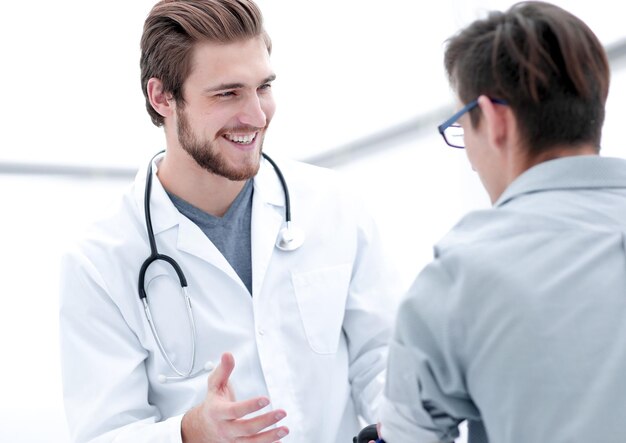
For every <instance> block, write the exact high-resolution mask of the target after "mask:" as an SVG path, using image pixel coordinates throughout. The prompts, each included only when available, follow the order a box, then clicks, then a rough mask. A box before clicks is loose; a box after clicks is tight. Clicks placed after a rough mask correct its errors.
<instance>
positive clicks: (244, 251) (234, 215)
mask: <svg viewBox="0 0 626 443" xmlns="http://www.w3.org/2000/svg"><path fill="white" fill-rule="evenodd" d="M253 190H254V187H253V186H252V180H248V181H247V182H246V184H245V185H244V187H243V189H242V190H241V192H240V193H239V195H238V196H237V198H235V200H234V201H233V203H232V205H230V208H228V211H226V214H224V216H223V217H215V216H213V215H211V214H207V213H206V212H204V211H203V210H201V209H198V208H196V207H195V206H193V205H192V204H190V203H188V202H186V201H185V200H183V199H181V198H180V197H177V196H175V195H174V194H170V193H169V192H168V195H169V197H170V199H171V200H172V203H174V206H176V209H178V210H179V211H180V213H181V214H183V215H184V216H185V217H187V218H188V219H189V220H191V221H192V222H194V223H195V224H196V225H198V227H200V229H202V232H204V233H205V234H206V236H207V237H208V238H209V240H211V241H212V242H213V244H214V245H215V246H216V247H217V249H218V250H219V251H220V252H221V253H222V255H223V256H224V257H225V258H226V260H227V261H228V263H230V265H231V266H232V267H233V269H234V270H235V272H236V273H237V275H239V278H241V281H242V282H243V284H244V285H245V286H246V288H248V292H250V294H251V295H252V259H251V257H250V256H251V252H250V249H251V244H250V221H251V218H252V193H253Z"/></svg>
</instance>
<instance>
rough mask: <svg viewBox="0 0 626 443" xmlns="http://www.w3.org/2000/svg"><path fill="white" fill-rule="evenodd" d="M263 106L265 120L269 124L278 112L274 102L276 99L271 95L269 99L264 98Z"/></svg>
mask: <svg viewBox="0 0 626 443" xmlns="http://www.w3.org/2000/svg"><path fill="white" fill-rule="evenodd" d="M261 106H262V108H263V112H264V113H265V118H266V119H267V121H268V123H269V121H270V120H271V119H272V117H273V116H274V112H276V102H274V97H272V96H271V95H270V96H269V97H266V98H264V99H263V102H262V104H261Z"/></svg>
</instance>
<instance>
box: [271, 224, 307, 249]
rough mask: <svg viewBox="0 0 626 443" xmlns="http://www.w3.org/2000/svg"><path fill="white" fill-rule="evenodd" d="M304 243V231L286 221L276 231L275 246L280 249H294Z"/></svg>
mask: <svg viewBox="0 0 626 443" xmlns="http://www.w3.org/2000/svg"><path fill="white" fill-rule="evenodd" d="M303 243H304V231H303V230H302V229H300V228H299V227H297V226H294V224H293V222H291V221H288V222H287V223H286V225H285V226H284V227H283V228H282V229H281V230H280V232H279V233H278V238H277V239H276V247H277V248H278V249H280V250H281V251H295V250H296V249H298V248H299V247H300V246H302V244H303Z"/></svg>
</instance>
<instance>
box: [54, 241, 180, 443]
mask: <svg viewBox="0 0 626 443" xmlns="http://www.w3.org/2000/svg"><path fill="white" fill-rule="evenodd" d="M60 289H61V292H60V341H61V343H60V345H61V364H62V375H63V395H64V400H65V410H66V416H67V420H68V425H69V428H70V435H71V438H72V441H74V442H99V443H104V442H119V443H123V442H159V443H179V442H181V432H180V426H181V420H182V415H180V416H176V417H172V418H169V419H168V420H165V421H161V420H162V417H161V414H160V412H159V410H158V409H157V408H156V407H155V406H153V405H150V404H149V401H148V380H147V376H146V369H145V365H144V361H145V359H146V351H145V349H143V347H142V346H141V344H140V343H139V339H138V338H137V336H136V335H135V334H134V333H133V332H132V330H131V328H130V327H129V326H128V324H127V323H126V321H125V319H124V317H123V315H122V314H121V312H120V311H119V309H118V307H117V306H116V304H115V303H114V301H113V300H112V299H111V297H110V294H108V291H107V287H106V284H105V282H104V281H103V279H102V278H101V276H100V273H99V272H98V270H97V269H96V268H95V266H93V264H92V263H91V261H90V260H89V259H87V258H86V257H85V256H84V255H83V254H82V253H80V252H75V253H72V254H68V255H67V256H66V257H65V258H64V260H63V262H62V272H61V288H60ZM126 295H127V294H126Z"/></svg>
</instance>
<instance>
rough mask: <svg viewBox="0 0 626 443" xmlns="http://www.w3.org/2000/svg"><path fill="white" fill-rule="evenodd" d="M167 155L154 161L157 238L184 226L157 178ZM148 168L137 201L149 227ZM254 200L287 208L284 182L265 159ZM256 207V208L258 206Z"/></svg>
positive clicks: (139, 177)
mask: <svg viewBox="0 0 626 443" xmlns="http://www.w3.org/2000/svg"><path fill="white" fill-rule="evenodd" d="M162 158H163V154H162V155H159V156H157V157H155V158H154V159H153V160H152V189H151V193H150V212H151V218H152V229H153V231H154V235H155V236H156V235H158V234H159V233H161V232H163V231H166V230H168V229H170V228H172V227H174V226H176V225H178V224H180V217H181V214H180V212H178V210H177V209H176V207H175V206H174V203H172V201H171V200H170V198H169V196H168V195H167V192H166V191H165V188H164V187H163V185H162V184H161V181H160V180H159V178H158V177H157V175H156V174H157V171H158V167H159V163H160V161H161V159H162ZM147 172H148V168H147V167H146V168H142V169H140V170H139V172H138V173H137V176H136V177H135V201H136V204H137V208H138V210H139V213H140V214H141V215H140V217H141V219H143V221H144V224H145V213H144V198H145V190H146V175H147ZM254 200H255V201H256V200H259V201H260V202H261V203H265V204H269V205H272V206H277V207H284V206H285V194H284V191H283V188H282V186H281V184H280V180H279V179H278V176H277V174H276V171H274V168H273V167H272V165H271V164H270V163H269V162H268V161H267V160H265V159H262V161H261V167H260V168H259V172H258V173H257V175H256V176H255V177H254ZM255 206H256V204H255Z"/></svg>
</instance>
